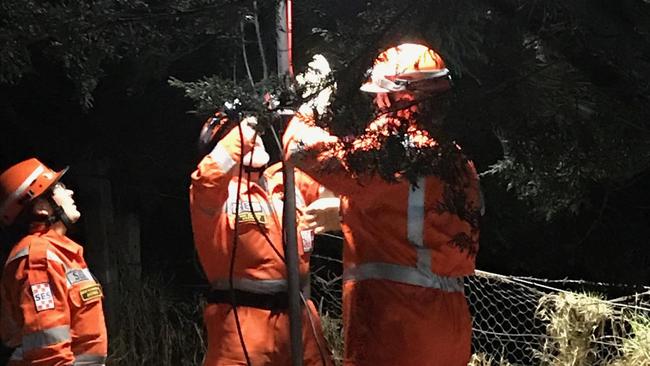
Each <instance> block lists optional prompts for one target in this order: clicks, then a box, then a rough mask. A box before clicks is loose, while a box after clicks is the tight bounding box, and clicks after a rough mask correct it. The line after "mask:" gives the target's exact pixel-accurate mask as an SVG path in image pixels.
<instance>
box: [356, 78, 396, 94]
mask: <svg viewBox="0 0 650 366" xmlns="http://www.w3.org/2000/svg"><path fill="white" fill-rule="evenodd" d="M359 90H361V91H362V92H366V93H375V94H376V93H390V92H391V91H390V90H388V89H384V88H382V87H380V86H379V85H377V84H375V83H373V82H370V81H369V82H367V83H364V84H363V85H361V87H360V88H359Z"/></svg>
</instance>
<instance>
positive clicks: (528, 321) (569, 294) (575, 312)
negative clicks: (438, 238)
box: [312, 255, 650, 366]
mask: <svg viewBox="0 0 650 366" xmlns="http://www.w3.org/2000/svg"><path fill="white" fill-rule="evenodd" d="M341 267H342V266H341V261H340V259H339V258H338V257H335V258H332V257H329V256H327V255H314V256H313V257H312V274H313V275H312V298H314V299H315V301H316V303H317V304H318V306H319V309H320V310H321V312H322V313H323V314H328V318H329V319H339V320H340V316H341V270H342V268H341ZM626 286H627V285H612V284H606V283H596V282H587V281H581V280H568V279H565V280H547V279H537V278H531V277H517V276H504V275H498V274H494V273H489V272H484V271H477V273H476V275H475V276H472V277H468V278H467V279H466V281H465V291H466V295H467V298H468V301H469V305H470V310H471V313H472V316H473V339H472V347H473V352H474V357H473V359H472V362H470V365H472V366H479V365H480V366H496V365H499V366H506V365H512V366H515V365H516V366H519V365H521V366H529V365H548V366H569V365H570V366H588V365H589V366H591V365H593V366H633V365H634V366H637V365H640V366H650V287H638V286H637V287H633V288H631V289H630V290H634V291H632V292H631V295H628V296H621V297H618V298H616V299H609V300H607V299H604V298H603V297H602V295H601V296H598V295H590V294H586V292H593V293H601V294H603V293H608V292H611V291H609V290H610V289H611V287H626ZM628 287H629V286H628ZM567 289H573V290H574V291H568V290H567ZM328 321H329V320H328ZM337 324H340V323H337ZM639 324H640V325H639ZM639 327H641V328H639ZM644 327H645V328H644ZM329 329H332V331H334V332H337V335H336V337H340V326H339V327H329ZM644 337H648V338H647V342H646V338H644ZM328 338H329V337H328ZM337 339H338V338H337ZM644 343H648V346H646V345H644ZM644 347H645V348H644ZM644 352H647V355H645V353H644ZM335 353H337V354H341V350H335ZM644 355H645V356H644ZM644 357H645V358H644Z"/></svg>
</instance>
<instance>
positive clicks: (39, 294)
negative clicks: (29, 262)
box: [32, 282, 54, 312]
mask: <svg viewBox="0 0 650 366" xmlns="http://www.w3.org/2000/svg"><path fill="white" fill-rule="evenodd" d="M32 296H33V297H34V304H35V305H36V311H39V312H40V311H43V310H49V309H54V296H52V291H51V290H50V284H49V283H47V282H42V283H37V284H35V285H32Z"/></svg>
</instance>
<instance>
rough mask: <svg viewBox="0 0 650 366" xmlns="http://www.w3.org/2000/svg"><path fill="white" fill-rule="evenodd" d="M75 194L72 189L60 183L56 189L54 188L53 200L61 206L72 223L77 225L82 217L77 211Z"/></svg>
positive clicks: (55, 186) (56, 185)
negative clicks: (73, 196)
mask: <svg viewBox="0 0 650 366" xmlns="http://www.w3.org/2000/svg"><path fill="white" fill-rule="evenodd" d="M73 194H74V192H73V191H72V190H71V189H68V188H66V186H65V185H64V184H63V183H60V182H59V183H57V184H55V185H54V188H52V199H54V202H56V203H57V204H58V205H59V206H61V208H62V209H63V212H65V214H66V215H67V216H68V218H69V219H70V221H71V222H72V223H75V222H77V221H78V220H79V218H80V217H81V213H80V212H79V210H78V209H77V206H76V205H75V202H74V199H73V198H72V195H73Z"/></svg>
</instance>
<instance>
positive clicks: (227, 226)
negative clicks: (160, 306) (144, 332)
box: [190, 136, 331, 366]
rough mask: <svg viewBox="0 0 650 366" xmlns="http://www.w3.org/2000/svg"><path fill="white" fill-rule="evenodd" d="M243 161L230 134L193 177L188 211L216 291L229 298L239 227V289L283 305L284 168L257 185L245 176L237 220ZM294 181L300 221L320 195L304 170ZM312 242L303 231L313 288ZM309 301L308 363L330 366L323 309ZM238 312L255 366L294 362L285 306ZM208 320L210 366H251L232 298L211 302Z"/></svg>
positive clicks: (303, 267)
mask: <svg viewBox="0 0 650 366" xmlns="http://www.w3.org/2000/svg"><path fill="white" fill-rule="evenodd" d="M231 137H232V136H231ZM237 161H239V149H238V147H237V143H232V142H231V141H229V137H228V136H226V137H225V138H224V139H223V140H222V141H220V142H219V143H218V144H217V147H216V148H215V150H213V152H212V153H210V154H209V155H207V156H206V157H205V158H204V159H203V160H202V161H201V162H200V163H199V165H198V169H197V170H196V171H195V172H194V173H193V174H192V185H191V187H190V206H191V215H192V228H193V231H194V241H195V245H196V249H197V252H198V256H199V259H200V262H201V265H202V267H203V270H204V272H205V274H206V277H207V279H208V281H209V282H210V285H211V289H212V290H213V292H215V291H216V292H221V293H225V296H226V297H227V296H228V294H229V293H230V282H231V278H230V273H229V272H230V268H231V257H232V255H233V236H234V235H235V225H237V236H238V241H237V247H236V253H235V260H234V267H233V275H232V285H233V288H234V289H235V290H237V291H238V294H246V295H248V296H247V297H257V298H260V297H261V298H265V297H268V298H269V299H276V300H277V299H278V298H279V299H280V300H282V299H284V298H286V296H287V295H286V292H287V279H286V278H287V274H286V267H285V264H284V262H283V259H282V258H281V256H282V257H284V250H283V247H282V226H281V222H282V208H283V207H282V206H283V204H282V203H283V202H282V196H283V184H282V174H281V165H280V164H275V165H273V166H271V167H269V168H268V169H266V171H265V172H264V174H263V176H262V178H261V179H260V181H259V182H253V181H251V182H249V181H247V180H246V173H244V175H243V177H242V180H241V182H240V195H239V210H238V212H237V214H238V216H239V217H238V218H237V217H235V213H236V208H237V183H238V176H237V173H238V168H237V163H236V162H237ZM295 180H296V206H297V208H298V212H297V214H296V216H297V218H300V215H301V214H302V210H303V209H304V208H305V207H306V205H308V204H309V203H310V202H311V201H313V200H315V199H316V198H318V192H319V185H318V184H317V183H315V182H314V181H313V180H312V179H310V178H309V177H307V176H306V175H305V174H304V173H302V172H300V171H296V174H295ZM265 236H266V237H268V239H269V240H270V241H271V243H272V244H273V246H274V247H275V248H274V247H272V246H271V244H270V243H269V242H268V241H267V239H266V238H265ZM312 245H313V232H312V231H311V230H301V229H300V227H298V249H299V250H298V253H299V260H300V263H299V270H300V275H301V283H302V284H303V285H304V286H308V283H309V255H310V252H311V248H312ZM276 251H277V252H276ZM222 300H223V299H222ZM226 300H227V299H226ZM209 302H210V301H209ZM307 303H308V306H307V307H303V319H302V322H303V325H302V329H303V337H302V338H303V339H302V341H303V346H304V363H305V365H331V358H330V357H331V356H330V353H329V349H328V347H327V346H326V343H325V340H324V338H323V335H322V329H321V326H320V318H319V316H318V312H317V311H316V309H315V307H314V305H313V303H312V302H311V300H307ZM236 310H237V316H238V318H239V324H240V328H241V333H242V336H243V339H244V344H245V347H246V350H247V352H248V355H249V358H250V361H251V363H252V365H255V366H257V365H278V366H280V365H282V366H285V365H289V364H291V358H290V353H291V352H290V337H289V315H288V309H287V307H286V304H285V305H280V306H275V307H274V306H271V307H270V308H265V307H264V306H246V305H238V306H237V307H236ZM204 320H205V325H206V328H207V332H208V350H207V356H206V360H205V364H204V365H205V366H217V365H246V358H245V356H244V352H243V347H242V344H241V342H240V339H239V334H238V331H237V325H236V321H235V313H234V311H233V306H232V305H231V304H230V303H228V301H220V302H213V303H209V304H208V305H207V306H206V308H205V310H204Z"/></svg>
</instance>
